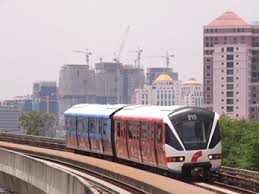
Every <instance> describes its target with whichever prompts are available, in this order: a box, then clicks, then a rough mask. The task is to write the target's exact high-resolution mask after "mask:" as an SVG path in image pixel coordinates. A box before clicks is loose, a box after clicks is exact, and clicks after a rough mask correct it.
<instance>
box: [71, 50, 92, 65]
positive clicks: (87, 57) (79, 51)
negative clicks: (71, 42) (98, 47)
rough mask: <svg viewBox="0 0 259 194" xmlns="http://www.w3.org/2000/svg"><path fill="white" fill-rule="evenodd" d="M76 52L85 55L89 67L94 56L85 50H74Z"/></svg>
mask: <svg viewBox="0 0 259 194" xmlns="http://www.w3.org/2000/svg"><path fill="white" fill-rule="evenodd" d="M74 52H76V53H80V54H83V55H84V56H85V60H86V65H88V66H89V58H90V55H92V53H91V52H89V50H88V49H86V50H85V51H83V50H74ZM89 67H90V66H89Z"/></svg>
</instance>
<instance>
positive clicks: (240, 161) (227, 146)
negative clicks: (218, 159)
mask: <svg viewBox="0 0 259 194" xmlns="http://www.w3.org/2000/svg"><path fill="white" fill-rule="evenodd" d="M220 128H221V135H222V146H223V165H225V166H231V167H236V168H243V169H250V170H259V160H258V158H259V122H258V121H248V120H236V119H230V118H228V117H226V116H221V118H220Z"/></svg>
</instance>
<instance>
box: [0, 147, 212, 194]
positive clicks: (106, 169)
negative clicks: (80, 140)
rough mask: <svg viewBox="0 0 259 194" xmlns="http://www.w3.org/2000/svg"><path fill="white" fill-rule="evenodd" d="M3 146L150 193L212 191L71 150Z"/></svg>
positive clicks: (181, 193) (203, 192)
mask: <svg viewBox="0 0 259 194" xmlns="http://www.w3.org/2000/svg"><path fill="white" fill-rule="evenodd" d="M0 146H1V147H5V148H8V149H16V150H20V151H24V152H26V153H27V152H30V153H40V154H41V155H42V156H44V155H48V157H53V158H56V157H58V158H60V159H61V158H63V160H70V161H72V160H73V161H75V162H78V165H79V164H80V165H84V166H88V167H89V168H90V169H95V170H96V171H99V172H102V173H103V174H104V175H108V174H109V176H112V175H113V176H114V177H116V178H117V179H120V180H123V181H125V182H127V181H129V180H130V181H131V183H132V184H133V183H135V184H136V186H138V187H139V188H143V189H144V190H146V191H150V192H149V193H174V194H189V193H199V194H210V193H213V192H211V191H208V190H205V189H202V188H199V187H197V186H194V185H191V184H188V183H184V182H181V181H178V180H175V179H172V178H168V177H164V176H161V175H158V174H154V173H150V172H146V171H143V170H140V169H136V168H133V167H129V166H125V165H122V164H118V163H114V162H110V161H106V160H101V159H97V158H93V157H88V156H83V155H78V154H74V153H71V152H64V151H57V150H49V149H44V148H37V147H32V146H26V145H19V144H13V143H6V142H0Z"/></svg>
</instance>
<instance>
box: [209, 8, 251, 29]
mask: <svg viewBox="0 0 259 194" xmlns="http://www.w3.org/2000/svg"><path fill="white" fill-rule="evenodd" d="M207 26H210V27H213V26H215V27H216V26H249V24H248V23H246V22H245V21H244V20H243V19H242V18H241V17H239V16H238V15H237V14H235V13H234V12H231V11H227V12H225V13H224V14H222V15H221V16H219V17H218V18H216V19H215V20H213V21H212V22H211V23H209V24H208V25H207Z"/></svg>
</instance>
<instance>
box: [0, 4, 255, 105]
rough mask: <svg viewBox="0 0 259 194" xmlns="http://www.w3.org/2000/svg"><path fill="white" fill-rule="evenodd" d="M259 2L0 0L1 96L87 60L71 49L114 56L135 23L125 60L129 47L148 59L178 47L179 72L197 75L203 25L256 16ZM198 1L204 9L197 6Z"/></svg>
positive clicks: (128, 58) (124, 58) (24, 90)
mask: <svg viewBox="0 0 259 194" xmlns="http://www.w3.org/2000/svg"><path fill="white" fill-rule="evenodd" d="M256 4H257V1H249V3H248V2H246V1H228V2H225V1H217V2H216V3H215V2H203V1H195V3H194V2H188V1H183V2H181V3H179V2H176V1H164V2H162V3H161V1H157V2H153V3H152V4H148V1H142V2H137V1H130V2H120V1H109V2H105V1H79V2H77V3H72V2H68V1H55V2H52V1H41V2H33V1H29V0H27V1H23V2H19V1H12V2H11V1H1V2H0V9H1V10H0V15H1V16H2V17H0V18H2V19H0V24H1V27H2V30H1V36H0V40H1V42H2V44H1V46H0V53H1V57H0V67H1V73H2V75H1V76H0V83H1V84H0V91H1V93H0V94H1V95H0V100H3V99H9V98H11V97H13V96H18V95H27V94H29V93H31V91H32V83H33V82H34V81H37V80H53V81H57V80H58V72H59V70H60V68H61V66H63V65H64V64H83V63H85V58H84V57H83V56H81V55H79V54H77V53H75V52H73V50H77V49H79V50H82V49H86V48H88V49H90V50H91V52H93V56H92V57H91V58H90V63H91V64H92V65H93V64H94V63H96V62H98V60H99V58H100V57H102V58H103V60H104V61H112V58H114V54H113V53H114V52H118V49H119V46H120V43H121V41H122V39H124V37H123V36H124V33H125V31H126V29H127V26H130V30H129V33H128V35H127V37H126V38H125V46H124V50H123V52H122V55H121V62H122V63H124V64H129V63H130V64H133V63H134V59H135V58H136V54H134V53H129V51H132V50H136V49H137V48H138V47H140V48H141V49H143V54H142V55H143V59H142V61H141V62H142V64H145V65H150V66H154V65H157V66H159V65H160V66H161V65H162V66H165V62H164V59H163V58H148V56H160V55H165V53H166V51H167V50H168V51H169V52H170V53H172V54H174V55H175V59H173V61H172V64H173V65H171V67H173V68H174V71H176V72H178V73H179V79H180V80H187V79H189V78H190V77H195V78H196V79H198V80H200V81H202V79H203V78H202V74H203V72H202V69H203V62H202V59H203V54H202V51H203V49H202V47H203V45H202V30H203V26H204V25H207V24H208V23H209V22H211V21H212V20H213V19H215V18H216V17H218V16H220V15H221V14H222V13H224V12H225V11H227V10H231V11H234V12H235V13H237V14H238V15H239V16H240V17H242V18H243V19H244V20H245V21H247V22H248V23H251V22H253V21H256V20H257V21H258V20H259V13H257V12H256V7H257V6H256ZM199 6H200V9H201V7H203V8H204V12H203V11H199V10H200V9H198V8H199ZM143 10H144V11H143ZM88 18H90V19H88ZM104 18H105V19H104ZM193 18H195V19H193ZM183 24H184V25H183ZM190 32H191V33H190ZM190 53H191V56H189V55H190ZM186 55H188V57H187V56H186ZM190 66H191V67H192V68H188V69H189V70H188V71H186V69H187V67H190ZM10 75H11V76H10ZM14 77H15V79H14Z"/></svg>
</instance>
